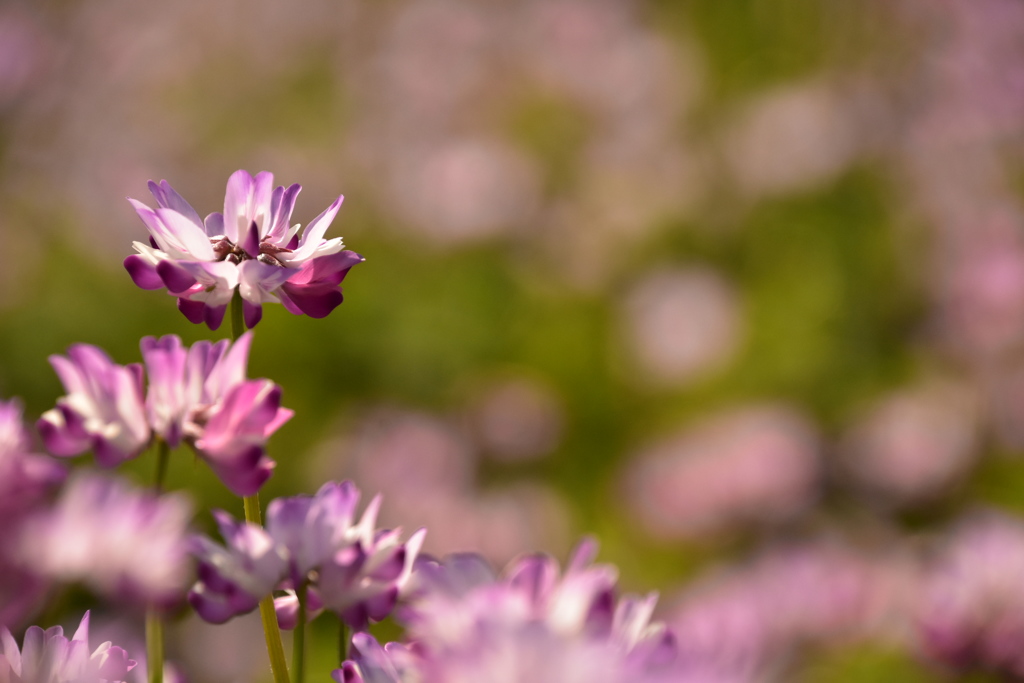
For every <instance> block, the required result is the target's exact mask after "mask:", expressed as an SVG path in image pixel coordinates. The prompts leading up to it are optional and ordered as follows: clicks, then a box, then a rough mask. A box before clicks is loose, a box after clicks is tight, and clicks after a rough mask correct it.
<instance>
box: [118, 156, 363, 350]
mask: <svg viewBox="0 0 1024 683" xmlns="http://www.w3.org/2000/svg"><path fill="white" fill-rule="evenodd" d="M273 183H274V176H273V174H271V173H267V172H266V171H263V172H261V173H258V174H256V177H253V176H251V175H249V173H248V172H247V171H242V170H240V171H236V172H235V173H233V174H232V175H231V177H230V178H228V186H227V191H226V193H225V196H224V213H211V214H210V215H209V216H207V217H206V219H205V220H203V219H200V217H199V214H198V213H197V212H196V210H195V209H193V208H192V206H191V205H190V204H189V203H188V202H186V201H185V200H184V199H183V198H182V197H181V195H179V194H178V193H177V192H175V191H174V189H173V188H172V187H171V186H170V184H169V183H168V182H167V181H166V180H162V181H160V183H159V184H157V183H155V182H153V181H150V183H149V191H150V192H151V193H152V194H153V197H154V198H155V199H156V202H157V208H155V209H153V208H150V207H148V206H146V205H145V204H143V203H142V202H139V201H136V200H134V199H129V200H128V201H130V202H131V203H132V206H134V207H135V210H136V212H138V214H139V216H140V217H141V218H142V221H143V223H145V224H146V228H147V229H148V230H149V235H150V239H149V244H148V245H147V244H143V243H141V242H135V243H134V246H135V250H136V251H137V252H138V254H132V255H131V256H129V257H127V258H126V259H125V260H124V266H125V268H126V269H127V270H128V274H129V275H131V277H132V280H134V281H135V284H137V285H138V286H139V287H142V288H143V289H161V288H163V287H166V288H167V291H168V292H170V293H171V294H172V295H174V296H176V297H178V308H179V309H180V310H181V312H182V313H183V314H184V315H185V317H186V318H188V319H189V320H190V321H191V322H193V323H200V322H206V324H207V325H208V326H209V327H210V329H214V330H215V329H217V328H218V327H219V326H220V324H221V322H222V321H223V319H224V311H225V310H226V308H227V305H228V303H229V302H230V301H231V298H232V297H233V296H234V292H235V289H236V288H237V289H238V292H239V293H240V294H241V296H242V300H243V310H244V313H245V324H246V326H247V327H253V326H255V325H256V323H258V322H259V321H260V318H261V317H262V315H263V304H264V303H267V302H275V301H280V302H281V303H283V304H284V306H285V308H287V309H288V310H289V311H291V312H292V313H295V314H302V313H305V314H306V315H309V316H311V317H313V318H323V317H325V316H327V314H329V313H330V312H331V311H332V310H334V308H335V307H337V306H338V304H340V303H341V302H342V294H341V289H340V288H339V286H338V285H340V284H341V281H342V280H343V279H344V278H345V275H346V274H348V271H349V269H350V268H351V267H352V266H354V265H355V264H357V263H360V262H362V261H363V257H362V256H360V255H359V254H357V253H355V252H353V251H346V250H343V244H342V241H341V238H340V237H335V238H333V239H329V240H325V239H324V233H325V232H326V231H327V228H328V227H329V226H330V224H331V221H332V220H334V216H335V215H336V214H337V213H338V209H339V208H340V207H341V202H342V199H343V197H340V196H339V197H338V199H337V200H335V201H334V203H333V204H331V205H330V206H329V207H328V208H327V209H326V210H325V211H324V212H323V213H321V214H320V215H319V216H317V217H316V218H314V219H313V220H312V222H310V223H309V225H307V226H306V229H305V231H304V232H303V233H302V237H301V238H300V237H299V235H298V232H299V227H300V226H299V225H298V224H296V225H289V223H290V220H291V215H292V209H293V208H294V206H295V199H296V197H297V196H298V194H299V191H300V190H301V189H302V188H301V187H300V186H299V185H292V186H290V187H288V188H284V187H282V186H278V187H273Z"/></svg>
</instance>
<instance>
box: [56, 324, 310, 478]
mask: <svg viewBox="0 0 1024 683" xmlns="http://www.w3.org/2000/svg"><path fill="white" fill-rule="evenodd" d="M251 343H252V335H251V334H250V333H246V334H244V335H242V336H241V337H240V338H239V340H238V341H237V342H235V343H234V345H231V343H230V342H228V341H227V340H222V341H220V342H217V343H215V344H213V343H210V342H207V341H200V342H197V343H196V344H194V345H193V346H192V347H191V348H188V349H186V348H185V347H184V346H182V343H181V340H180V339H179V338H178V337H176V336H174V335H168V336H166V337H162V338H160V339H155V338H153V337H145V338H143V339H142V341H141V343H140V346H141V349H142V357H143V360H144V361H145V370H146V372H145V376H146V377H144V373H143V369H142V367H141V366H139V365H137V364H132V365H128V366H120V365H117V364H115V363H114V362H113V361H111V360H110V358H108V357H107V355H106V354H105V353H103V351H101V350H100V349H98V348H96V347H94V346H89V345H86V344H78V345H75V346H72V347H71V349H70V350H69V351H68V356H69V359H70V360H69V359H66V358H63V357H61V356H52V357H51V358H50V362H51V363H53V366H54V368H55V369H56V370H57V372H58V374H59V375H60V377H61V379H62V381H63V382H64V386H65V388H67V390H68V392H69V394H68V396H66V397H65V398H62V399H59V400H58V401H57V408H55V409H53V410H50V411H47V412H46V413H44V414H43V416H42V417H41V418H40V420H39V423H38V425H39V431H40V433H42V435H43V439H44V441H45V442H46V445H47V448H49V449H50V450H51V451H53V452H54V453H56V454H57V455H78V454H79V453H81V452H83V451H85V450H87V449H89V448H90V447H91V448H92V449H93V451H94V452H95V453H96V459H97V461H98V462H99V463H100V464H101V465H104V466H112V465H116V464H118V463H120V462H122V461H124V460H128V459H131V458H134V457H136V456H137V455H138V454H139V453H141V452H142V450H143V449H144V448H145V447H146V446H147V445H148V444H149V443H150V440H151V435H152V434H155V435H156V436H157V437H159V438H160V439H162V440H164V441H165V442H166V443H167V445H168V446H170V447H171V448H174V447H177V446H178V445H179V444H181V443H182V442H183V441H184V442H186V443H188V444H189V445H191V446H193V447H195V449H196V450H197V451H198V453H199V455H200V456H201V457H202V458H203V459H204V460H205V461H206V462H207V463H209V465H210V467H211V468H212V469H213V470H214V472H216V473H217V476H218V477H220V479H221V480H222V481H223V482H224V484H225V485H226V486H227V487H228V488H229V489H231V490H232V491H233V492H234V493H236V494H238V495H240V496H248V495H251V494H253V493H255V492H256V491H258V490H259V488H260V487H261V486H262V485H263V484H264V483H265V482H266V481H267V479H268V478H269V477H270V474H271V471H272V470H273V467H274V462H273V461H272V460H271V459H270V458H269V457H267V455H266V451H265V446H266V442H267V439H269V438H270V436H271V435H272V434H273V433H274V432H275V431H277V429H278V428H280V427H281V425H283V424H284V423H285V422H287V421H288V420H289V419H291V417H292V414H293V413H292V411H290V410H288V409H287V408H282V407H281V388H280V387H279V386H277V385H276V384H274V383H273V382H271V381H270V380H267V379H257V380H247V379H246V377H245V374H246V372H245V369H246V364H247V363H248V358H249V347H250V345H251ZM146 378H148V388H146V389H145V391H146V396H145V400H144V401H143V398H142V396H143V390H144V387H143V382H144V380H145V379H146Z"/></svg>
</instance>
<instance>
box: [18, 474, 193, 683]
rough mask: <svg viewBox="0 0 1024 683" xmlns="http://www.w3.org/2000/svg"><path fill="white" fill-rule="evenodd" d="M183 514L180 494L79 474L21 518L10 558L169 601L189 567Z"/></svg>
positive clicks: (107, 591)
mask: <svg viewBox="0 0 1024 683" xmlns="http://www.w3.org/2000/svg"><path fill="white" fill-rule="evenodd" d="M191 517H192V506H191V504H190V503H189V502H188V501H187V500H186V499H185V498H184V497H182V496H180V495H175V494H169V495H163V496H157V495H155V494H153V493H151V492H149V491H145V490H142V489H138V488H135V487H133V486H130V485H129V484H127V483H126V482H124V481H123V480H120V479H115V478H113V477H108V476H101V475H98V474H94V473H85V474H81V475H79V476H76V477H75V478H73V479H72V480H71V481H70V482H69V483H68V485H67V487H65V489H64V490H63V491H62V493H61V496H60V498H59V499H58V500H57V502H56V504H55V505H54V506H53V507H52V508H51V509H47V510H42V511H40V512H38V513H36V514H34V515H33V516H31V517H29V518H28V519H26V520H25V523H24V524H23V525H22V527H21V530H20V533H19V534H18V539H19V540H18V542H17V543H16V551H15V557H16V559H17V560H19V561H20V563H21V564H22V566H24V567H25V568H27V569H31V571H32V572H33V573H35V574H37V575H39V576H42V577H45V578H47V579H51V580H56V581H61V582H66V583H70V582H82V583H84V584H86V585H87V586H89V587H90V588H91V589H93V590H95V591H96V592H97V593H100V594H102V595H105V596H107V597H109V598H113V599H121V600H124V599H126V598H127V599H135V600H138V601H139V602H140V603H143V602H144V603H163V604H171V603H174V602H176V601H177V600H180V599H181V598H182V597H183V595H184V593H185V588H186V587H187V585H188V581H189V576H190V573H191V566H190V565H191V563H190V558H189V547H190V546H189V533H188V523H189V520H190V519H191ZM0 680H2V679H0Z"/></svg>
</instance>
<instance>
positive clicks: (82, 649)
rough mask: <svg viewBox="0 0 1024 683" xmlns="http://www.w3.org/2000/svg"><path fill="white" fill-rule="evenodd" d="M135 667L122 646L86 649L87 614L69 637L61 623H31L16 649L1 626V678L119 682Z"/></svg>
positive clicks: (29, 682) (18, 682)
mask: <svg viewBox="0 0 1024 683" xmlns="http://www.w3.org/2000/svg"><path fill="white" fill-rule="evenodd" d="M134 667H135V660H133V659H129V658H128V653H127V652H125V651H124V649H122V648H120V647H117V646H116V645H112V644H111V643H109V642H106V643H103V644H102V645H100V646H99V647H97V648H96V649H95V650H91V651H90V649H89V613H88V612H86V613H85V616H83V617H82V621H81V623H80V624H79V626H78V630H76V631H75V635H74V636H73V637H72V638H71V640H68V639H67V638H66V637H65V636H64V629H62V628H61V627H60V626H54V627H52V628H48V629H46V630H45V631H44V630H43V629H41V628H40V627H38V626H31V627H29V629H28V630H27V631H26V632H25V637H24V639H23V640H22V646H21V648H20V649H19V648H18V643H17V641H15V640H14V636H12V635H11V632H10V631H8V630H7V628H6V627H3V626H0V681H4V682H5V683H6V682H8V681H9V682H10V683H121V682H122V681H125V680H127V678H128V672H129V671H131V670H132V669H133V668H134Z"/></svg>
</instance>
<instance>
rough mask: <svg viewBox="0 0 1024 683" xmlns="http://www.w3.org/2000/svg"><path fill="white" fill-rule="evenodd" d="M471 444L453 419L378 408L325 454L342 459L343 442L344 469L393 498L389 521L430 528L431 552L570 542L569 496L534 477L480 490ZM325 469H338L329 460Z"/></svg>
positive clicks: (511, 551)
mask: <svg viewBox="0 0 1024 683" xmlns="http://www.w3.org/2000/svg"><path fill="white" fill-rule="evenodd" d="M470 446H471V441H470V440H469V439H468V438H466V435H464V434H462V433H460V431H459V430H458V429H457V427H456V425H455V424H452V423H451V422H447V421H445V420H442V419H439V418H437V417H433V416H430V415H427V414H422V413H412V412H405V411H398V410H393V409H379V410H376V411H373V412H371V413H370V414H369V415H368V416H367V417H366V418H365V419H364V420H363V421H362V422H361V424H360V425H359V427H358V428H357V429H356V432H355V434H354V436H353V437H351V438H350V439H346V440H345V442H344V443H342V444H339V443H337V442H336V441H334V442H329V443H328V444H327V445H325V447H324V457H325V460H326V459H327V458H330V462H331V463H338V462H339V458H338V457H337V453H338V449H339V448H341V449H344V450H346V451H347V453H348V457H347V458H345V459H344V460H345V462H346V463H348V465H347V467H346V468H345V469H344V470H343V472H344V474H345V476H349V477H351V478H353V479H354V480H356V481H361V482H364V483H365V484H366V486H367V488H372V489H376V490H379V491H380V492H381V493H382V494H383V495H384V496H385V497H386V498H387V499H388V506H387V508H386V509H385V510H384V511H383V513H382V515H383V520H384V522H385V524H386V525H388V526H392V525H400V526H410V525H423V526H426V527H427V528H429V529H430V530H431V532H430V535H429V536H428V537H427V539H426V541H425V545H424V550H426V551H427V552H430V553H435V554H438V555H442V554H447V553H452V552H462V551H468V550H473V551H476V552H480V553H482V554H483V555H484V556H485V557H487V558H488V559H489V560H491V561H492V562H497V563H504V562H507V561H509V560H510V559H512V558H513V557H515V556H516V555H518V554H519V553H521V552H522V550H523V548H537V549H542V550H547V551H552V552H558V551H561V550H563V549H564V548H565V547H566V546H567V543H568V539H569V538H570V535H569V532H570V526H571V525H570V511H569V506H568V505H567V503H566V502H565V500H564V498H563V497H562V496H561V495H560V494H559V493H558V492H557V491H555V490H553V489H552V488H551V487H549V486H546V485H543V484H541V483H539V482H535V481H520V482H516V483H514V484H511V485H508V486H503V487H493V488H487V489H483V490H479V489H478V487H477V486H476V485H475V483H474V470H475V464H476V458H477V457H478V456H476V455H475V454H474V452H473V450H472V449H471V448H470ZM336 466H337V465H335V467H336ZM323 472H324V474H327V475H328V476H331V475H337V474H339V471H338V470H333V469H332V470H328V469H327V468H324V469H323Z"/></svg>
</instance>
